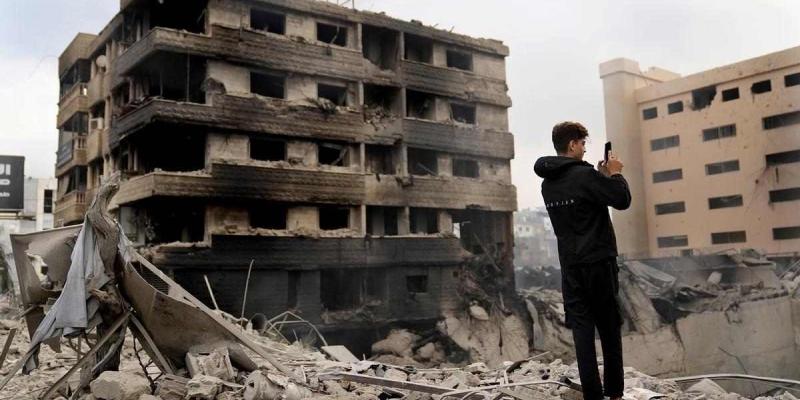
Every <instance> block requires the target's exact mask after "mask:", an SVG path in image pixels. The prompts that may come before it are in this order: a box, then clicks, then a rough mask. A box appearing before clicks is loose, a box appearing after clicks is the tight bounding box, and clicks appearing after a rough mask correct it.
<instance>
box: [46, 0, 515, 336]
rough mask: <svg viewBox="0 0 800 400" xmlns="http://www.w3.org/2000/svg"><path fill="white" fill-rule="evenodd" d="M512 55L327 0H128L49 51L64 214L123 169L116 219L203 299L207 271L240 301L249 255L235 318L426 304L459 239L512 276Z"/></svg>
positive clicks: (365, 312)
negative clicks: (56, 84)
mask: <svg viewBox="0 0 800 400" xmlns="http://www.w3.org/2000/svg"><path fill="white" fill-rule="evenodd" d="M188 4H191V5H188ZM507 55H508V48H507V47H506V46H504V45H503V44H502V43H500V42H498V41H494V40H488V39H475V38H471V37H467V36H463V35H459V34H454V33H450V32H446V31H442V30H438V29H434V28H431V27H426V26H423V25H422V24H420V23H418V22H413V21H412V22H405V21H400V20H397V19H393V18H390V17H388V16H386V15H383V14H377V13H370V12H363V11H356V10H353V9H349V8H345V7H340V6H336V5H334V4H331V3H325V2H317V1H308V0H300V1H291V2H289V1H282V0H257V1H256V0H250V1H247V0H207V1H199V0H198V1H192V2H179V1H175V0H167V1H155V0H122V1H121V4H120V12H119V13H118V14H117V15H116V16H115V17H114V18H113V19H112V20H111V22H110V23H109V24H108V25H107V26H106V27H105V28H104V29H103V30H102V31H101V32H100V33H99V34H98V35H88V34H79V35H78V36H77V37H76V38H75V39H74V40H73V42H72V43H71V44H70V45H69V46H68V47H67V49H66V50H65V51H64V53H63V54H62V55H61V57H60V59H59V73H60V77H61V100H60V102H59V115H58V127H59V135H60V138H59V150H58V157H57V158H58V161H57V165H56V175H57V177H58V180H59V187H58V193H57V200H56V210H55V218H56V223H57V225H68V224H73V223H80V221H81V220H82V218H83V213H84V211H85V209H86V207H87V205H88V204H87V203H88V202H90V201H91V199H92V198H93V193H94V191H95V190H96V188H97V187H98V186H99V185H100V181H101V177H103V176H108V175H110V174H112V173H114V172H117V171H119V172H120V173H121V174H122V175H123V178H124V179H123V183H122V184H121V186H120V191H119V193H118V194H117V195H116V197H115V198H114V207H115V208H116V211H117V213H118V214H117V215H118V218H119V221H120V223H121V224H122V226H123V228H124V230H125V233H126V234H127V235H128V237H129V238H130V239H131V240H132V241H133V242H134V243H136V244H137V245H140V246H141V248H142V249H143V251H144V252H145V253H146V254H147V255H148V256H149V257H150V258H151V260H152V261H153V262H154V264H156V265H158V266H159V267H160V268H162V269H163V270H165V271H167V272H168V273H169V274H170V275H172V276H174V277H175V279H176V280H177V281H178V282H179V283H181V284H182V285H183V286H184V287H186V288H187V289H189V290H190V291H191V292H193V293H194V294H195V295H197V296H198V297H199V298H201V299H203V300H208V304H209V305H211V303H210V296H209V295H208V290H207V288H206V284H205V279H204V277H207V278H208V280H209V283H210V287H211V290H212V291H213V292H214V294H215V297H216V301H217V302H218V304H219V307H220V308H221V309H223V310H225V311H229V312H231V313H233V314H236V315H237V316H238V315H239V313H240V312H241V309H242V308H243V306H242V301H243V297H244V296H243V295H244V288H245V285H246V282H247V279H248V267H249V265H250V263H251V261H252V275H251V276H250V278H249V288H250V289H249V292H248V295H247V302H246V303H247V304H245V305H244V309H245V312H244V314H245V316H252V315H253V314H254V313H261V314H264V315H266V316H268V317H270V316H272V315H275V314H277V313H280V312H282V311H284V310H287V309H293V310H297V311H299V312H300V313H301V315H303V317H304V318H307V319H308V320H310V321H312V322H314V323H317V324H320V326H321V327H323V328H330V329H334V328H336V327H337V326H338V325H341V324H339V323H340V322H342V321H347V324H348V325H347V326H349V327H352V326H357V325H358V324H357V323H358V322H361V323H363V324H364V326H372V325H373V324H375V323H380V322H382V321H386V322H388V321H394V320H406V321H408V320H420V321H421V320H432V319H435V318H436V317H437V316H438V315H439V314H440V312H441V311H442V310H443V309H446V308H448V307H456V306H457V304H458V301H459V300H458V295H457V282H458V275H459V268H460V266H461V265H462V263H463V261H464V259H465V257H467V256H469V255H470V253H490V254H491V255H492V257H493V260H494V261H495V262H496V264H497V265H498V266H499V267H500V268H501V270H502V273H503V274H505V275H506V276H507V278H508V281H509V282H513V267H512V254H513V253H512V247H513V228H512V212H513V211H514V210H515V209H516V189H515V187H514V186H513V185H512V184H511V176H510V159H511V158H513V155H514V146H513V136H512V135H511V133H510V132H509V129H508V116H507V109H508V107H510V105H511V101H510V98H509V97H508V95H507V86H506V82H505V57H506V56H507ZM512 287H513V286H512ZM354 323H355V324H354ZM337 324H338V325H337Z"/></svg>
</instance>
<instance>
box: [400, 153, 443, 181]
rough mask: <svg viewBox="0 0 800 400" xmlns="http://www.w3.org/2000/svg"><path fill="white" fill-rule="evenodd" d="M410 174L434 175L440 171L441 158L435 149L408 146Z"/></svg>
mask: <svg viewBox="0 0 800 400" xmlns="http://www.w3.org/2000/svg"><path fill="white" fill-rule="evenodd" d="M408 173H409V175H433V176H436V175H438V173H439V158H438V156H437V155H436V152H435V151H432V150H425V149H417V148H412V147H409V148H408Z"/></svg>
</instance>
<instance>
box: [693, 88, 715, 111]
mask: <svg viewBox="0 0 800 400" xmlns="http://www.w3.org/2000/svg"><path fill="white" fill-rule="evenodd" d="M716 96H717V87H716V86H706V87H703V88H700V89H695V90H692V110H700V109H703V108H706V107H708V106H710V105H711V102H712V101H714V97H716Z"/></svg>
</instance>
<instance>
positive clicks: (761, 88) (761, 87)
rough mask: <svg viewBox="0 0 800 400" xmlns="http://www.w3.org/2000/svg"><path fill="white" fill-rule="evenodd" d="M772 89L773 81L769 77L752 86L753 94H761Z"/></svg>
mask: <svg viewBox="0 0 800 400" xmlns="http://www.w3.org/2000/svg"><path fill="white" fill-rule="evenodd" d="M771 91H772V81H771V80H769V79H767V80H763V81H758V82H755V83H753V85H752V86H750V92H752V93H753V94H761V93H767V92H771Z"/></svg>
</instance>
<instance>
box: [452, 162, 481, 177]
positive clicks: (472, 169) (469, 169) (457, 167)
mask: <svg viewBox="0 0 800 400" xmlns="http://www.w3.org/2000/svg"><path fill="white" fill-rule="evenodd" d="M479 174H480V173H479V168H478V162H477V161H475V160H465V159H461V158H454V159H453V175H454V176H463V177H466V178H477V177H479Z"/></svg>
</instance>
